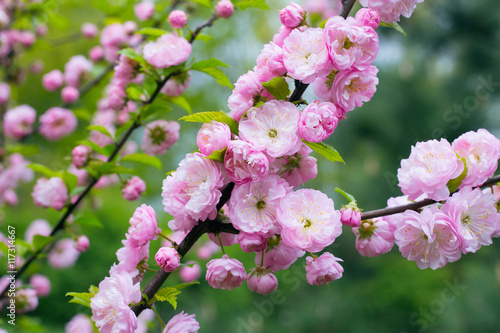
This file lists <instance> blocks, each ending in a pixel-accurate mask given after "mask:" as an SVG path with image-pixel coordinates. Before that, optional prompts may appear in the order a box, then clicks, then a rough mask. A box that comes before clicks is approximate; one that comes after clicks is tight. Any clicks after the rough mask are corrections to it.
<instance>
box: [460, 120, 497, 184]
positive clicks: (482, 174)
mask: <svg viewBox="0 0 500 333" xmlns="http://www.w3.org/2000/svg"><path fill="white" fill-rule="evenodd" d="M451 147H452V148H453V150H455V151H456V152H457V154H458V156H460V157H461V158H465V161H466V165H467V176H466V177H465V178H464V179H463V180H462V183H461V184H460V186H459V188H462V187H464V186H466V185H470V186H473V187H474V186H479V185H482V184H483V183H484V182H485V181H486V180H487V179H488V178H489V177H491V176H493V174H494V173H495V171H496V169H497V167H498V159H499V158H500V140H498V139H497V138H496V137H495V136H493V135H492V134H491V133H490V132H488V131H487V130H485V129H484V128H480V129H479V130H478V131H477V132H473V131H470V132H467V133H464V134H462V135H460V136H459V137H458V138H456V139H455V141H453V143H452V144H451Z"/></svg>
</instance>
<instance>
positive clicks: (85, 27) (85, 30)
mask: <svg viewBox="0 0 500 333" xmlns="http://www.w3.org/2000/svg"><path fill="white" fill-rule="evenodd" d="M98 33H99V28H97V26H96V25H95V24H94V23H90V22H85V23H84V24H82V35H83V36H84V37H85V38H89V39H91V38H94V37H95V36H97V34H98Z"/></svg>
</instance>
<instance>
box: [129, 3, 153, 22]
mask: <svg viewBox="0 0 500 333" xmlns="http://www.w3.org/2000/svg"><path fill="white" fill-rule="evenodd" d="M154 12H155V4H154V3H153V2H151V1H142V2H139V3H138V4H136V5H135V6H134V14H135V16H136V17H137V18H138V19H139V20H140V21H146V20H148V19H150V18H151V17H152V16H153V14H154Z"/></svg>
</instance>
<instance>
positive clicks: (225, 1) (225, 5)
mask: <svg viewBox="0 0 500 333" xmlns="http://www.w3.org/2000/svg"><path fill="white" fill-rule="evenodd" d="M215 10H216V11H217V15H218V16H220V17H222V18H229V17H231V15H233V12H234V5H233V3H232V2H231V1H230V0H220V1H219V2H217V5H216V6H215Z"/></svg>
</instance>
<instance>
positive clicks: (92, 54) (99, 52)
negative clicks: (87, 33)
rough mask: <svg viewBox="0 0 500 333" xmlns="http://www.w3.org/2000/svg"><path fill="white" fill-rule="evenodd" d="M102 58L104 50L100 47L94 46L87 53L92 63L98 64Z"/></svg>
mask: <svg viewBox="0 0 500 333" xmlns="http://www.w3.org/2000/svg"><path fill="white" fill-rule="evenodd" d="M103 56H104V50H103V49H102V47H100V46H94V47H93V48H91V49H90V51H89V58H90V60H92V61H93V62H98V61H99V60H101V59H102V57H103Z"/></svg>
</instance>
